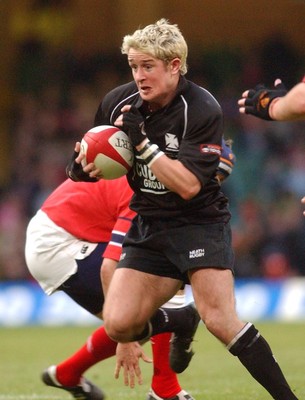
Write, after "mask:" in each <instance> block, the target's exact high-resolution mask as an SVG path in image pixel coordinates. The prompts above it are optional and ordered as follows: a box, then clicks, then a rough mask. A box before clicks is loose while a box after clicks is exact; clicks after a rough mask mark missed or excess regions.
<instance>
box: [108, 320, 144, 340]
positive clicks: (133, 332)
mask: <svg viewBox="0 0 305 400" xmlns="http://www.w3.org/2000/svg"><path fill="white" fill-rule="evenodd" d="M104 326H105V330H106V332H107V334H108V335H109V336H110V337H111V338H112V339H113V340H115V341H116V342H121V343H126V342H130V341H133V340H134V337H135V336H137V334H138V333H139V331H140V330H141V328H140V327H137V326H136V325H135V323H134V322H133V321H130V320H128V319H127V318H116V317H114V316H110V317H109V318H106V319H105V324H104Z"/></svg>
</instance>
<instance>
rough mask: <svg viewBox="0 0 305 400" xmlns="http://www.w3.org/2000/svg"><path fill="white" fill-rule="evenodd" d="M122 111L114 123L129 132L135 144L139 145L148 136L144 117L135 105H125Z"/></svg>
mask: <svg viewBox="0 0 305 400" xmlns="http://www.w3.org/2000/svg"><path fill="white" fill-rule="evenodd" d="M121 111H122V114H121V115H120V116H119V118H118V119H117V120H116V121H115V123H114V125H116V126H120V127H121V128H122V129H123V131H124V132H126V133H127V135H128V136H129V139H130V141H131V143H132V145H133V146H138V145H139V144H140V143H142V142H143V140H144V139H145V138H146V133H145V131H144V117H143V116H142V114H141V113H140V111H139V110H138V109H137V108H136V107H135V106H124V107H123V108H122V109H121Z"/></svg>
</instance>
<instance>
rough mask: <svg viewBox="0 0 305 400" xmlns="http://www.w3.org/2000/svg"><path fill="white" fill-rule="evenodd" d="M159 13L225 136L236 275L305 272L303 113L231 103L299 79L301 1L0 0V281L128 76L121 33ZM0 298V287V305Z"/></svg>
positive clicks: (14, 266)
mask: <svg viewBox="0 0 305 400" xmlns="http://www.w3.org/2000/svg"><path fill="white" fill-rule="evenodd" d="M161 17H165V18H167V19H169V20H170V22H172V23H177V24H178V25H179V27H180V29H181V31H182V33H183V34H184V36H185V38H186V40H187V42H188V45H189V58H188V65H189V72H188V74H187V78H189V79H191V80H194V81H195V82H196V83H198V84H200V85H202V86H204V87H205V88H206V89H208V90H209V91H211V92H212V94H213V95H215V97H216V98H217V99H218V101H219V102H220V104H221V105H222V107H223V111H224V115H225V136H226V138H232V139H233V141H234V143H233V150H234V152H235V154H236V157H237V162H236V166H235V169H234V171H233V174H232V176H231V177H230V178H229V179H228V180H227V181H226V182H225V184H224V185H223V190H224V192H225V194H226V195H227V196H228V197H229V199H230V204H231V211H232V228H233V245H234V250H235V254H236V276H237V278H240V279H250V278H251V279H263V278H264V279H271V280H272V281H275V280H283V279H290V278H293V279H294V278H301V277H304V276H305V218H304V217H303V215H302V210H303V208H304V207H302V206H301V203H300V199H301V198H302V197H303V196H304V195H305V122H294V123H277V122H266V121H261V120H259V119H256V118H254V117H251V116H241V115H239V112H238V107H237V100H238V98H239V97H240V95H241V93H242V92H243V91H244V90H245V89H248V88H250V87H253V86H254V85H256V84H257V83H259V82H263V83H265V84H268V85H272V84H273V82H274V80H275V79H276V78H278V77H279V78H281V79H282V80H283V82H284V83H285V85H286V86H287V88H288V89H289V88H291V87H292V86H293V85H294V84H296V83H297V82H299V81H300V80H301V79H302V77H303V75H304V74H305V32H304V29H305V28H304V20H305V1H303V0H267V1H266V0H230V1H228V0H143V1H141V2H139V1H135V0H116V1H113V0H86V1H85V0H2V1H0V32H1V41H0V54H1V63H0V93H1V96H0V137H1V146H0V156H1V161H2V166H1V169H0V283H1V282H2V283H6V284H12V283H16V282H20V281H21V282H23V281H25V282H31V281H32V278H31V276H30V275H29V272H28V271H27V268H26V266H25V261H24V239H25V230H26V226H27V223H28V221H29V219H30V218H31V217H32V216H33V215H34V213H35V212H36V211H37V209H38V208H39V207H40V205H41V203H42V202H43V200H44V199H45V198H46V196H47V195H48V194H49V193H50V192H51V191H52V190H53V189H54V188H55V187H56V186H57V185H58V184H60V183H61V182H62V181H63V180H64V179H65V166H66V164H67V161H68V160H69V158H70V156H71V154H72V151H73V146H74V143H75V141H76V140H79V139H80V137H81V136H82V135H83V134H84V133H85V132H86V131H87V130H88V129H89V128H91V127H92V126H93V119H94V115H95V112H96V110H97V107H98V104H99V102H100V101H101V99H102V98H103V96H104V94H105V93H106V92H107V91H109V90H110V89H112V88H113V87H115V86H117V85H119V84H121V83H125V82H127V81H129V80H131V79H132V77H131V73H130V71H129V68H128V66H127V62H126V56H122V55H121V54H120V46H121V42H122V38H123V36H124V35H125V34H128V33H132V32H133V31H134V30H135V29H137V28H138V27H143V26H145V25H147V24H149V23H153V22H155V21H156V20H157V19H159V18H161ZM3 287H7V286H3ZM304 292H305V290H304ZM2 293H3V292H2ZM6 298H7V297H6ZM1 299H2V302H1ZM304 303H305V301H304ZM4 305H5V306H4ZM7 305H8V306H9V304H8V303H7V302H6V301H4V300H3V297H1V294H0V313H1V310H2V311H3V310H4V309H5V308H6V306H7ZM304 307H305V306H304ZM304 315H305V311H304ZM304 318H305V317H304Z"/></svg>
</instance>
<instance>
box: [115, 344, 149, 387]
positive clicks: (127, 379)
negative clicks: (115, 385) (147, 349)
mask: <svg viewBox="0 0 305 400" xmlns="http://www.w3.org/2000/svg"><path fill="white" fill-rule="evenodd" d="M116 358H117V360H116V367H115V372H114V377H115V378H116V379H118V378H119V376H120V370H121V368H122V369H123V380H124V384H125V386H129V387H130V388H134V387H135V384H136V382H135V381H136V380H137V381H138V384H139V385H142V383H143V380H142V373H141V369H140V365H139V359H140V358H142V360H143V361H145V362H149V363H151V362H152V360H151V359H150V358H148V357H147V356H146V355H145V353H144V352H143V349H142V347H141V346H140V344H139V343H138V342H131V343H118V345H117V349H116Z"/></svg>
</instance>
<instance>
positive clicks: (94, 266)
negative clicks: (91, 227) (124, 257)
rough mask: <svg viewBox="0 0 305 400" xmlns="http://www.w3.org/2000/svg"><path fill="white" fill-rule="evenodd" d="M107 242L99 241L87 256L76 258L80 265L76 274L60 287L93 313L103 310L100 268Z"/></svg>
mask: <svg viewBox="0 0 305 400" xmlns="http://www.w3.org/2000/svg"><path fill="white" fill-rule="evenodd" d="M107 244H108V243H99V244H98V245H97V247H96V249H95V250H94V251H93V252H92V253H91V254H90V255H89V256H88V257H87V258H85V259H83V260H76V262H77V265H78V269H77V272H76V274H74V275H72V276H71V277H70V278H69V279H67V280H66V281H65V282H64V283H63V284H62V285H61V286H60V287H59V288H58V290H62V291H64V292H65V293H66V294H67V295H68V296H69V297H71V298H72V299H73V300H74V301H75V302H76V303H77V304H79V305H80V306H81V307H83V308H84V309H86V310H87V311H89V312H90V313H91V314H93V315H96V314H98V313H99V312H101V311H102V309H103V305H104V300H105V299H104V293H103V288H102V283H101V276H100V270H101V264H102V262H103V258H102V255H103V253H104V251H105V248H106V246H107Z"/></svg>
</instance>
